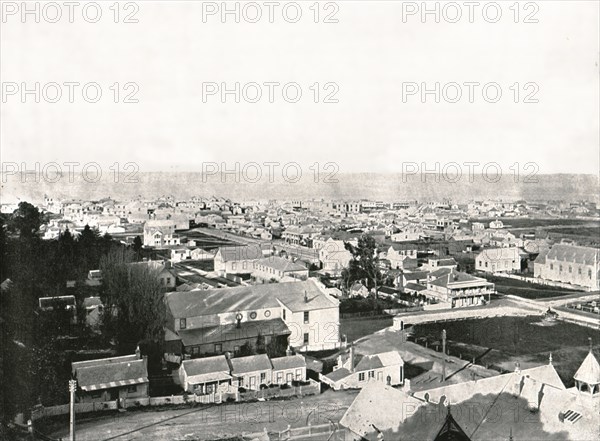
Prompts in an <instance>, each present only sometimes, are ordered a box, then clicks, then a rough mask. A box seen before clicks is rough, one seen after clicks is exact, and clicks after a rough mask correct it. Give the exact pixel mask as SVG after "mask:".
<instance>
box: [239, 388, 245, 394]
mask: <svg viewBox="0 0 600 441" xmlns="http://www.w3.org/2000/svg"><path fill="white" fill-rule="evenodd" d="M238 392H239V393H241V394H243V393H244V392H246V388H245V387H238Z"/></svg>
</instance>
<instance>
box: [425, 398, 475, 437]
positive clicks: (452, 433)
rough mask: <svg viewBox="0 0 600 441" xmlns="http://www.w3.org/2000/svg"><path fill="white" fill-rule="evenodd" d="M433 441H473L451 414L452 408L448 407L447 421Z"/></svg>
mask: <svg viewBox="0 0 600 441" xmlns="http://www.w3.org/2000/svg"><path fill="white" fill-rule="evenodd" d="M433 441H471V439H470V438H469V437H468V436H467V434H466V433H465V432H464V431H463V430H462V429H461V427H460V426H459V425H458V423H457V422H456V420H455V419H454V417H453V416H452V414H451V413H450V406H448V415H446V421H444V424H443V425H442V428H441V429H440V431H439V432H438V434H437V436H436V437H435V438H434V440H433Z"/></svg>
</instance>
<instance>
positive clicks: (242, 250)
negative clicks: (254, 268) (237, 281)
mask: <svg viewBox="0 0 600 441" xmlns="http://www.w3.org/2000/svg"><path fill="white" fill-rule="evenodd" d="M217 254H220V255H221V259H222V260H223V262H236V261H239V260H257V259H262V258H263V252H262V249H261V247H260V246H259V245H243V246H232V247H221V248H219V251H218V252H217Z"/></svg>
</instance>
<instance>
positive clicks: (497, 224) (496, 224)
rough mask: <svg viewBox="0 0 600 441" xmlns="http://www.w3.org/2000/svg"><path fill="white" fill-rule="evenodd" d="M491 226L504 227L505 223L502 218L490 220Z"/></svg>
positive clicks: (493, 227) (494, 227)
mask: <svg viewBox="0 0 600 441" xmlns="http://www.w3.org/2000/svg"><path fill="white" fill-rule="evenodd" d="M490 228H492V229H500V228H504V223H503V222H502V221H501V220H493V221H491V222H490Z"/></svg>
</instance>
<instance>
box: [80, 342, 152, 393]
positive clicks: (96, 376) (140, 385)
mask: <svg viewBox="0 0 600 441" xmlns="http://www.w3.org/2000/svg"><path fill="white" fill-rule="evenodd" d="M71 366H72V374H73V378H75V379H76V380H77V386H78V388H79V389H78V390H79V392H78V400H79V402H84V403H87V402H101V401H111V400H116V399H121V398H144V397H147V396H148V384H149V383H148V367H147V359H146V357H141V355H140V352H139V349H138V350H137V351H136V354H134V355H126V356H123V357H113V358H102V359H98V360H89V361H79V362H75V363H72V364H71Z"/></svg>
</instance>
